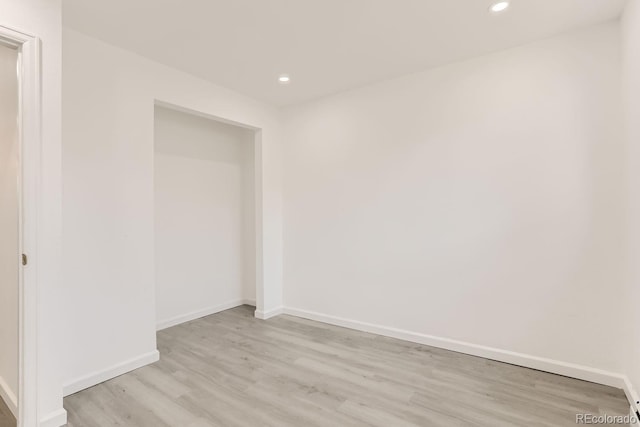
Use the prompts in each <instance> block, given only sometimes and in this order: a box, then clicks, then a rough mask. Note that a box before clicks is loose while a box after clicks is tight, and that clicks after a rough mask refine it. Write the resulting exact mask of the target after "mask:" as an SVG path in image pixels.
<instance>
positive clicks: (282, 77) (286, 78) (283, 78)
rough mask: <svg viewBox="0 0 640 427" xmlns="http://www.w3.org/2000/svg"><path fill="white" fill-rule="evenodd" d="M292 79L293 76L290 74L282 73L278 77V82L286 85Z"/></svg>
mask: <svg viewBox="0 0 640 427" xmlns="http://www.w3.org/2000/svg"><path fill="white" fill-rule="evenodd" d="M290 81H291V77H289V75H288V74H281V75H280V77H278V82H279V83H280V84H281V85H286V84H288V83H289V82H290Z"/></svg>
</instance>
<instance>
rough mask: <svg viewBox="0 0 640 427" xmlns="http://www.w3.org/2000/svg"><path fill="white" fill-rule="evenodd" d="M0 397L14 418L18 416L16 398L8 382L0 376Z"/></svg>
mask: <svg viewBox="0 0 640 427" xmlns="http://www.w3.org/2000/svg"><path fill="white" fill-rule="evenodd" d="M0 398H1V399H2V400H3V401H4V403H6V404H7V407H8V408H9V410H10V411H11V413H12V414H13V416H14V417H15V418H18V398H17V397H16V395H15V393H14V392H13V390H11V388H10V387H9V384H7V382H6V381H5V380H4V378H2V377H1V376H0Z"/></svg>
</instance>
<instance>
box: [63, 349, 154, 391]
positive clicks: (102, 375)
mask: <svg viewBox="0 0 640 427" xmlns="http://www.w3.org/2000/svg"><path fill="white" fill-rule="evenodd" d="M158 360H160V353H158V350H153V351H150V352H149V353H145V354H142V355H140V356H138V357H134V358H133V359H129V360H126V361H124V362H121V363H118V364H116V365H113V366H111V367H109V368H106V369H103V370H101V371H97V372H93V373H91V374H89V375H85V376H83V377H81V378H77V379H75V380H72V381H69V382H67V383H66V384H64V385H63V386H62V394H63V395H64V396H69V395H70V394H73V393H77V392H79V391H81V390H84V389H86V388H89V387H93V386H94V385H96V384H100V383H101V382H104V381H107V380H110V379H112V378H115V377H118V376H120V375H122V374H126V373H127V372H130V371H133V370H134V369H138V368H142V367H143V366H146V365H149V364H151V363H153V362H157V361H158Z"/></svg>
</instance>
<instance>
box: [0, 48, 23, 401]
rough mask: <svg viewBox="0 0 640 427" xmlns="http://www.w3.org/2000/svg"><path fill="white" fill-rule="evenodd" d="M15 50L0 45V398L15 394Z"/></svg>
mask: <svg viewBox="0 0 640 427" xmlns="http://www.w3.org/2000/svg"><path fill="white" fill-rule="evenodd" d="M17 61H18V52H17V51H16V50H15V49H10V48H8V47H5V46H2V45H0V207H1V208H0V236H1V237H0V397H2V398H3V400H5V402H6V403H8V404H9V406H10V408H11V409H14V410H15V407H16V404H17V396H18V251H19V241H18V209H19V208H20V207H19V203H18V165H19V163H18V162H19V161H20V160H19V146H18V126H17V125H18V78H17V72H16V68H17V63H18V62H17Z"/></svg>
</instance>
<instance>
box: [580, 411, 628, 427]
mask: <svg viewBox="0 0 640 427" xmlns="http://www.w3.org/2000/svg"><path fill="white" fill-rule="evenodd" d="M576 424H606V425H627V426H628V425H635V424H638V417H636V416H635V415H607V414H576Z"/></svg>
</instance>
